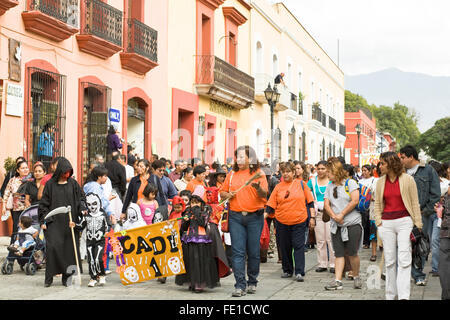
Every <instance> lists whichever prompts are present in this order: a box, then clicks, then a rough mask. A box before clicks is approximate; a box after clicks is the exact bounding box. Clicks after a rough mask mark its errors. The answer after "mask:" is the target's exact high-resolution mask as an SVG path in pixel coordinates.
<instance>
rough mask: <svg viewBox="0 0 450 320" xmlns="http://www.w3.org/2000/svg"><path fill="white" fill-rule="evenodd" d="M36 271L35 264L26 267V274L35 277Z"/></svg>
mask: <svg viewBox="0 0 450 320" xmlns="http://www.w3.org/2000/svg"><path fill="white" fill-rule="evenodd" d="M36 269H37V268H36V264H35V263H34V262H30V263H27V264H26V265H25V273H26V274H27V275H29V276H33V275H34V274H35V273H36Z"/></svg>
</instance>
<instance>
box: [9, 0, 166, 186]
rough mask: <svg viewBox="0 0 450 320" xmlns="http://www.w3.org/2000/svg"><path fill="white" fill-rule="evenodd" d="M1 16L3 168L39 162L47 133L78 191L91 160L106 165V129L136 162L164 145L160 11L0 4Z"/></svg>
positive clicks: (156, 2)
mask: <svg viewBox="0 0 450 320" xmlns="http://www.w3.org/2000/svg"><path fill="white" fill-rule="evenodd" d="M8 7H9V8H8ZM0 8H1V9H2V11H1V13H3V14H2V15H1V16H0V25H1V26H2V33H1V35H0V41H1V45H0V47H1V48H2V49H1V51H0V55H1V59H0V66H1V68H0V75H1V76H0V78H1V79H2V80H1V81H2V82H1V84H2V90H1V92H2V93H3V95H2V99H1V104H0V108H1V122H0V124H1V128H0V140H1V141H2V149H1V151H0V161H1V163H3V160H4V159H5V158H6V157H8V156H11V157H13V158H15V157H17V156H19V155H24V156H25V157H26V158H27V160H29V161H30V164H31V163H32V162H35V161H37V160H38V159H39V158H40V151H39V148H38V144H39V138H40V135H41V134H42V132H43V131H44V128H50V130H51V132H52V134H51V137H52V138H51V139H52V141H53V143H54V148H53V150H52V151H51V152H52V156H65V157H67V158H68V159H69V160H70V162H71V163H72V165H73V167H74V170H75V172H76V177H77V179H78V180H79V181H83V180H84V178H85V177H86V175H87V172H88V168H89V164H90V163H91V162H92V161H93V159H94V157H95V155H96V154H101V155H103V156H105V153H106V135H107V131H108V127H109V126H110V125H114V126H115V127H116V128H117V130H118V131H119V133H118V134H119V136H120V137H121V138H123V139H124V140H125V141H126V142H128V143H131V144H133V145H134V146H135V147H136V150H137V152H138V153H139V154H140V155H141V156H146V157H149V156H150V155H151V153H152V141H166V140H167V136H168V135H169V134H170V129H169V127H168V124H167V122H168V120H167V119H168V118H169V114H168V110H167V108H166V107H165V106H166V103H167V99H168V96H167V95H168V92H167V1H160V0H147V1H144V0H59V1H37V0H26V1H25V0H24V1H3V0H2V1H0ZM154 115H158V116H157V117H156V118H155V116H154ZM158 118H163V119H164V121H160V120H158ZM5 142H6V143H5ZM125 146H126V143H125ZM123 151H124V152H126V147H124V149H123Z"/></svg>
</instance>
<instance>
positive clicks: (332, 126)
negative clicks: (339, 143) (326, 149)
mask: <svg viewBox="0 0 450 320" xmlns="http://www.w3.org/2000/svg"><path fill="white" fill-rule="evenodd" d="M328 126H329V128H330V129H331V130H333V131H336V119H334V118H333V117H328Z"/></svg>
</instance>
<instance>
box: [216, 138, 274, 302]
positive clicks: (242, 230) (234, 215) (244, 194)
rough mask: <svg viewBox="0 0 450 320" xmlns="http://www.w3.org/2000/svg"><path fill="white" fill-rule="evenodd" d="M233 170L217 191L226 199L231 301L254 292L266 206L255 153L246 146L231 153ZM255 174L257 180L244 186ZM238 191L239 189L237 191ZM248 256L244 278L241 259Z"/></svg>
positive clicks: (265, 183)
mask: <svg viewBox="0 0 450 320" xmlns="http://www.w3.org/2000/svg"><path fill="white" fill-rule="evenodd" d="M234 157H235V163H234V165H233V170H232V171H231V172H230V173H228V175H227V177H226V178H225V181H224V183H223V185H222V187H221V188H220V197H221V198H222V199H230V202H229V209H230V210H229V220H228V223H229V229H230V235H231V248H232V252H233V254H232V267H233V274H234V278H235V281H236V282H235V284H234V288H235V290H234V292H233V294H232V296H233V297H241V296H243V295H245V294H246V293H249V294H253V293H255V292H256V284H257V283H258V281H257V277H258V274H259V264H260V256H259V249H260V244H259V240H260V238H261V232H262V228H263V226H264V215H263V213H264V206H265V204H266V202H267V189H268V187H267V179H266V177H265V174H264V172H263V171H262V170H261V169H260V166H259V162H258V158H257V157H256V153H255V151H254V150H253V148H251V147H250V146H241V147H239V148H237V150H236V151H235V152H234ZM256 173H259V174H260V177H258V178H257V179H255V180H253V183H251V184H248V185H247V186H245V185H246V182H247V181H249V179H250V178H251V177H252V176H254V175H255V174H256ZM241 187H242V188H241ZM247 255H248V261H247V275H248V281H246V278H245V274H246V272H245V258H246V256H247Z"/></svg>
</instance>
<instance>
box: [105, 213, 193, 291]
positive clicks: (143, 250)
mask: <svg viewBox="0 0 450 320" xmlns="http://www.w3.org/2000/svg"><path fill="white" fill-rule="evenodd" d="M108 236H109V237H111V238H110V240H109V242H110V244H111V247H112V250H113V253H114V258H115V260H116V264H117V269H116V272H117V273H119V275H120V279H121V281H122V284H124V285H130V284H134V283H139V282H143V281H148V280H151V279H155V278H159V277H170V276H174V275H177V274H183V273H185V272H186V269H185V267H184V261H183V250H182V248H181V240H180V235H179V230H178V223H177V221H176V219H173V220H168V221H163V222H160V223H156V224H151V225H148V226H144V227H139V228H134V229H129V230H124V231H121V232H116V233H112V232H111V233H110V234H108Z"/></svg>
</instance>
